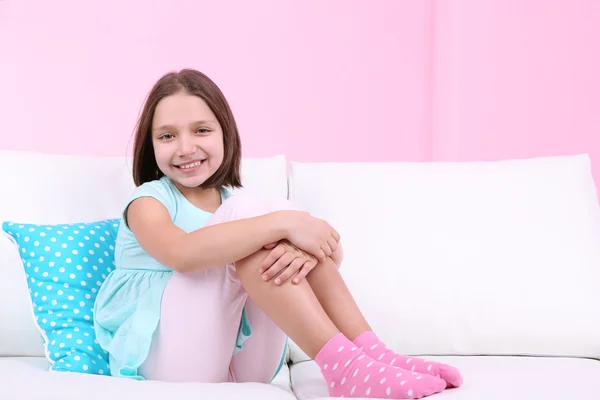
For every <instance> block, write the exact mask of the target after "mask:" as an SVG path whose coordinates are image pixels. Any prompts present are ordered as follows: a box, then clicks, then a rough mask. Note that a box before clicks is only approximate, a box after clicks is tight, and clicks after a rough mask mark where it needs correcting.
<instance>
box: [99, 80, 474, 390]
mask: <svg viewBox="0 0 600 400" xmlns="http://www.w3.org/2000/svg"><path fill="white" fill-rule="evenodd" d="M240 158H241V145H240V138H239V135H238V130H237V126H236V123H235V120H234V118H233V115H232V113H231V110H230V108H229V105H228V103H227V101H226V99H225V97H224V96H223V94H222V93H221V91H220V89H219V88H218V87H217V86H216V85H215V83H214V82H212V81H211V80H210V79H209V78H208V77H206V76H205V75H203V74H202V73H200V72H198V71H194V70H189V69H188V70H182V71H180V72H178V73H168V74H166V75H164V76H163V77H162V78H160V79H159V81H158V82H157V83H156V84H155V85H154V87H153V88H152V90H151V91H150V93H149V95H148V98H147V100H146V103H145V105H144V108H143V111H142V113H141V116H140V119H139V121H138V125H137V132H136V137H135V151H134V166H133V177H134V181H135V184H136V186H137V188H136V190H135V192H134V193H133V195H132V196H131V198H130V199H129V201H128V203H127V204H126V206H125V208H124V212H123V215H122V223H121V225H120V228H119V232H118V236H117V243H116V248H115V264H116V269H115V270H114V271H113V272H112V273H111V274H110V275H109V277H108V278H107V279H106V281H105V282H104V284H103V286H102V287H101V289H100V291H99V293H98V296H97V299H96V304H95V312H94V325H95V329H96V334H97V338H98V341H99V344H100V346H102V348H104V349H105V350H106V351H107V352H108V353H109V356H110V366H111V374H112V375H114V376H118V377H129V378H134V379H149V380H163V381H171V382H185V381H196V382H247V381H250V382H264V383H268V382H270V381H271V379H272V378H273V376H274V375H275V374H276V373H277V372H278V371H279V368H280V367H281V365H282V363H283V360H284V355H285V349H286V345H287V341H286V339H287V337H288V336H289V337H290V338H291V339H292V340H293V341H294V342H296V343H297V344H298V346H299V347H300V348H301V349H302V350H303V351H304V352H305V353H306V354H307V355H308V356H310V357H311V358H312V359H314V360H315V361H316V363H317V364H318V365H319V367H320V369H321V372H322V374H323V377H324V378H325V380H326V382H327V387H328V388H329V392H330V396H334V397H342V396H344V397H371V398H393V399H408V398H411V399H413V398H421V397H425V396H429V395H432V394H434V393H438V392H441V391H442V390H444V389H445V388H446V387H458V386H460V385H461V383H462V378H461V376H460V373H459V372H458V371H457V370H456V369H455V368H453V367H450V366H448V365H445V364H439V363H434V362H429V361H426V360H422V359H418V358H409V357H407V356H403V355H399V354H396V353H394V352H393V351H392V350H390V349H388V348H387V347H386V346H385V345H384V344H383V343H382V342H381V341H380V340H379V338H378V337H377V336H376V335H375V333H373V332H372V331H371V328H370V327H369V325H368V323H367V322H366V321H365V318H364V317H363V316H362V314H361V312H360V310H359V309H358V307H357V305H356V304H355V302H354V300H353V298H352V296H351V294H350V293H349V291H348V289H347V287H346V285H345V284H344V282H343V280H342V278H341V276H340V274H339V272H338V267H339V265H340V263H341V261H342V247H341V244H340V243H339V240H340V237H339V235H338V233H337V232H336V231H335V229H333V228H332V227H331V226H330V225H329V224H328V223H327V222H325V221H323V220H321V219H317V218H314V217H312V216H310V215H309V214H308V213H306V212H302V211H298V210H294V209H293V207H291V206H289V205H287V204H285V205H283V206H276V205H269V206H267V205H265V204H261V203H260V202H258V201H256V200H253V199H250V198H247V197H245V196H241V195H236V196H232V195H231V193H230V192H229V191H228V190H227V189H226V187H229V188H237V187H241V182H240ZM273 278H274V279H273Z"/></svg>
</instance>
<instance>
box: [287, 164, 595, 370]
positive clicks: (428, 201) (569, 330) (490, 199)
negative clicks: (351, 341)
mask: <svg viewBox="0 0 600 400" xmlns="http://www.w3.org/2000/svg"><path fill="white" fill-rule="evenodd" d="M290 171H291V178H290V199H291V200H292V201H293V202H294V203H296V205H297V206H299V207H300V208H303V209H306V210H308V211H309V212H311V213H312V214H313V215H315V216H318V217H322V218H325V219H326V220H328V221H329V222H330V223H331V224H332V225H333V226H334V227H335V228H336V229H337V230H338V231H339V233H340V235H341V237H342V244H343V246H344V253H345V261H344V263H343V264H342V266H341V270H340V271H341V273H342V275H343V276H344V278H345V280H346V282H347V284H348V286H349V287H350V289H351V291H352V293H353V295H354V296H355V299H356V300H357V302H358V304H359V305H360V307H361V309H362V310H363V312H364V313H365V315H366V317H367V319H368V320H369V322H370V323H371V325H372V326H373V327H374V328H375V330H376V332H377V333H378V334H379V335H380V336H381V337H382V338H383V339H384V341H385V342H386V343H387V344H388V345H389V346H390V347H393V348H394V349H395V350H396V351H399V352H402V353H409V354H438V355H480V354H489V355H505V354H508V355H512V354H520V355H556V356H583V357H598V356H600V290H598V288H599V287H600V207H599V205H598V198H597V193H596V188H595V185H594V181H593V179H592V174H591V168H590V159H589V157H588V156H587V155H574V156H563V157H545V158H536V159H522V160H504V161H497V162H465V163H452V162H439V163H410V162H406V163H401V162H399V163H299V162H292V163H291V165H290ZM295 356H296V354H292V355H291V357H292V359H294V358H295ZM300 356H301V354H300Z"/></svg>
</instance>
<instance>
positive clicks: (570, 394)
mask: <svg viewBox="0 0 600 400" xmlns="http://www.w3.org/2000/svg"><path fill="white" fill-rule="evenodd" d="M427 359H431V360H434V361H440V362H444V363H447V364H450V365H453V366H455V367H457V368H458V369H459V370H460V371H461V373H462V375H463V378H464V384H463V386H461V387H460V388H458V389H448V390H446V391H444V392H442V393H440V394H437V395H435V396H432V399H433V398H435V399H436V400H437V399H440V400H441V399H449V400H450V399H452V400H500V399H502V400H504V399H510V400H564V399H577V400H598V399H600V379H598V377H599V376H600V361H597V360H592V359H584V358H552V357H508V356H469V357H461V356H452V357H427ZM291 379H292V388H293V390H294V392H295V393H296V396H297V397H298V399H299V400H309V399H310V400H314V399H328V398H329V397H327V393H328V392H327V386H326V384H325V380H324V379H323V378H322V376H321V373H320V371H319V367H318V366H317V364H316V363H315V362H314V361H303V362H300V363H298V364H294V365H292V367H291Z"/></svg>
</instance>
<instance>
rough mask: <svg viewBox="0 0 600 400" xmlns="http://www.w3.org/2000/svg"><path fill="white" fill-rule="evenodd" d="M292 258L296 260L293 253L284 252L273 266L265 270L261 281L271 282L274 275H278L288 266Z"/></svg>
mask: <svg viewBox="0 0 600 400" xmlns="http://www.w3.org/2000/svg"><path fill="white" fill-rule="evenodd" d="M294 258H296V256H295V255H294V253H290V252H286V253H285V254H284V255H282V256H281V257H280V258H279V260H277V261H275V262H274V263H273V265H271V266H270V267H269V269H267V271H265V273H264V274H263V280H264V281H269V280H271V279H272V278H273V277H274V276H275V275H277V274H279V273H280V272H281V271H282V270H283V269H284V268H286V267H287V266H288V265H290V263H291V262H292V261H293V260H294Z"/></svg>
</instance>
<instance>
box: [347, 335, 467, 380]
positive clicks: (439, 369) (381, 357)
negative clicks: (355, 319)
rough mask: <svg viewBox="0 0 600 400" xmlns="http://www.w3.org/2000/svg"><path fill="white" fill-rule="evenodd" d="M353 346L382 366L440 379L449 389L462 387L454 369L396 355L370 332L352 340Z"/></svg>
mask: <svg viewBox="0 0 600 400" xmlns="http://www.w3.org/2000/svg"><path fill="white" fill-rule="evenodd" d="M354 344H356V345H357V346H359V347H362V349H363V351H364V352H365V353H366V354H367V355H369V356H371V357H373V358H374V359H375V360H377V361H381V362H382V363H384V364H387V365H390V366H394V367H400V368H404V369H408V370H410V371H413V372H417V373H422V374H428V375H433V376H437V377H440V378H442V379H443V380H444V381H446V383H447V384H448V386H449V387H459V386H460V385H462V382H463V380H462V377H461V375H460V372H459V371H458V370H457V369H456V368H454V367H451V366H449V365H446V364H441V363H437V362H433V361H427V360H423V359H421V358H417V357H409V356H402V355H399V354H396V353H395V352H393V351H392V350H390V349H389V348H388V347H387V346H386V345H385V344H384V343H383V342H382V341H381V340H379V338H378V337H377V335H375V333H374V332H372V331H367V332H364V333H362V334H360V335H359V336H358V337H357V338H356V339H354Z"/></svg>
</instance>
